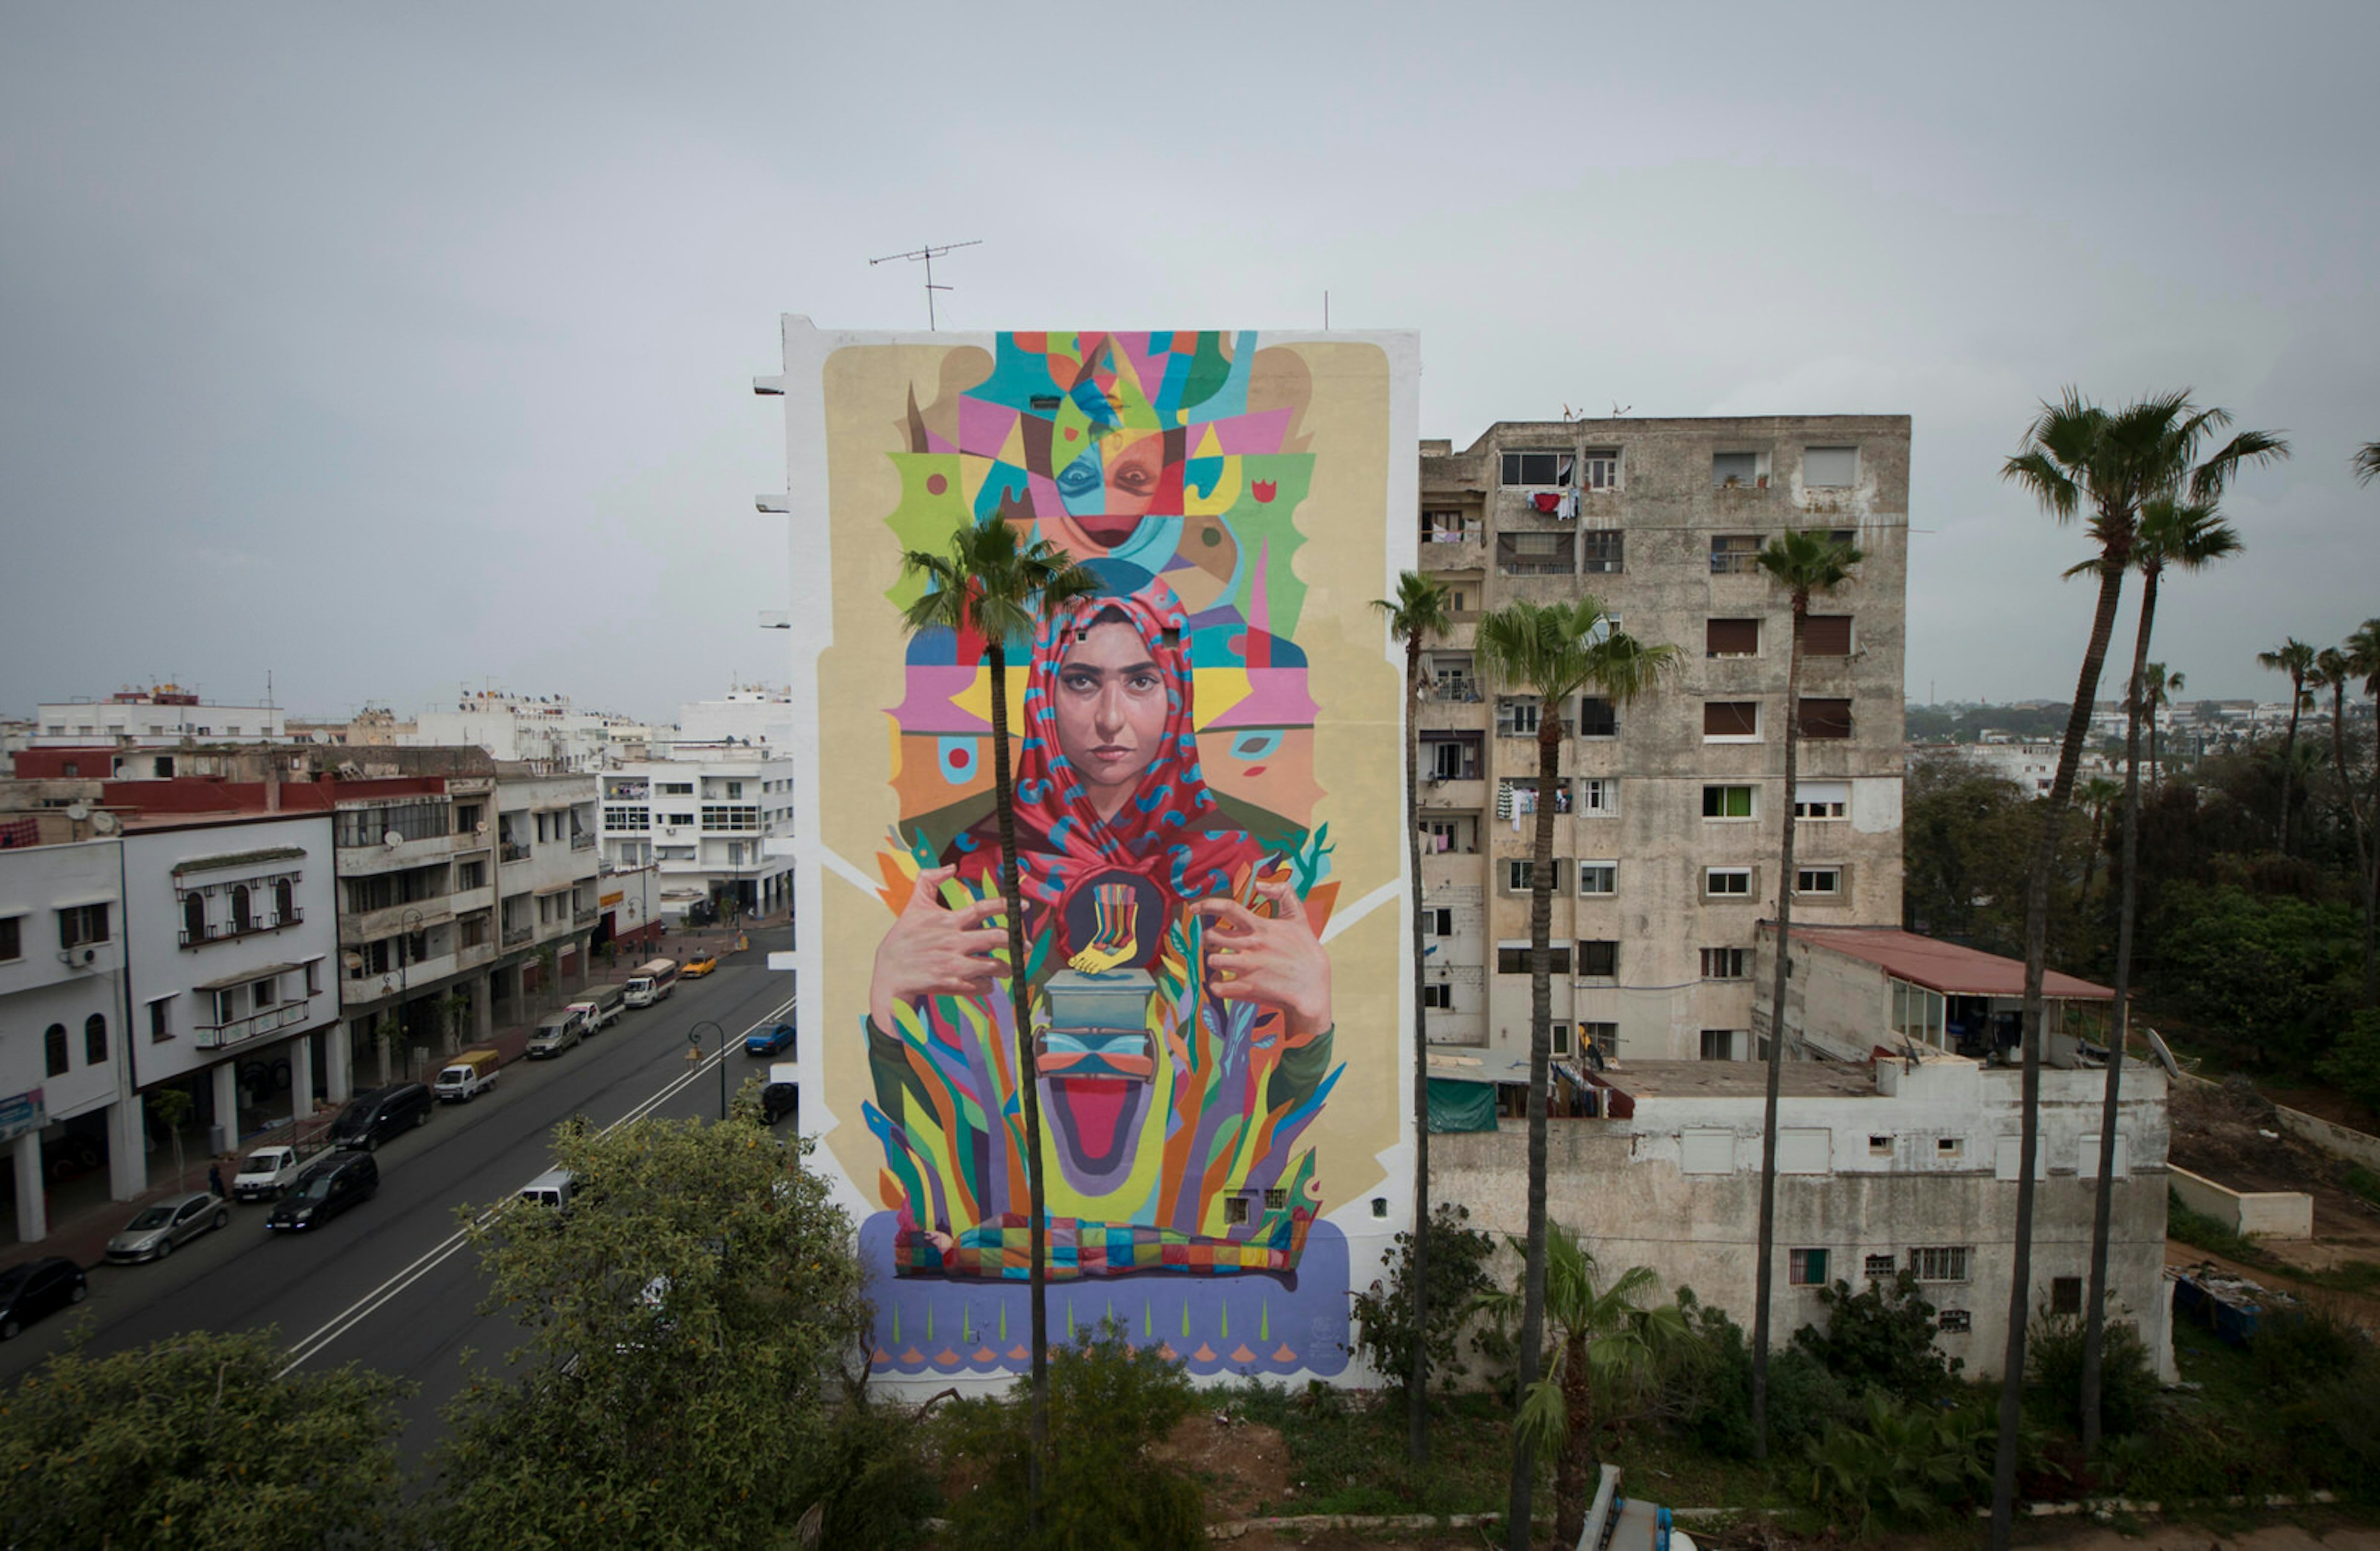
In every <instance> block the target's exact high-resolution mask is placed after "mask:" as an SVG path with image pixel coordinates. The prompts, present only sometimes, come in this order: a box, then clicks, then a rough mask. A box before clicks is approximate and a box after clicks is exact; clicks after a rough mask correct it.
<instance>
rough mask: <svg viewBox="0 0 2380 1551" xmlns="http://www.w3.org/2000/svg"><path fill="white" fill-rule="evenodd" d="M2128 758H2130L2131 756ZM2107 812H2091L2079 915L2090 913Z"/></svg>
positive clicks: (2097, 809) (2077, 902)
mask: <svg viewBox="0 0 2380 1551" xmlns="http://www.w3.org/2000/svg"><path fill="white" fill-rule="evenodd" d="M2138 732H2139V728H2138V726H2137V725H2135V727H2134V728H2133V732H2132V734H2131V735H2137V733H2138ZM2127 757H2128V758H2129V757H2130V755H2129V754H2127ZM2106 843H2107V809H2106V808H2104V807H2095V808H2093V809H2092V810H2091V849H2090V850H2089V851H2087V852H2085V853H2083V891H2082V892H2081V893H2080V894H2077V895H2076V896H2075V898H2074V910H2075V914H2077V915H2088V914H2089V913H2090V909H2091V880H2092V879H2093V878H2096V877H2097V876H2098V874H2099V848H2100V847H2101V846H2103V845H2105V844H2106Z"/></svg>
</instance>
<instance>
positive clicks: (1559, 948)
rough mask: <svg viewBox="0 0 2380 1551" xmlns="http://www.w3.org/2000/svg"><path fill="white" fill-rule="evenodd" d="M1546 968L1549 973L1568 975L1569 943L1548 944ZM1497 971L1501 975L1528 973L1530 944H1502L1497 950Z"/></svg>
mask: <svg viewBox="0 0 2380 1551" xmlns="http://www.w3.org/2000/svg"><path fill="white" fill-rule="evenodd" d="M1546 969H1547V973H1548V974H1551V975H1568V974H1569V973H1570V944H1569V943H1567V942H1555V943H1548V945H1547V947H1546ZM1496 973H1497V974H1499V975H1526V974H1528V973H1529V945H1528V944H1527V943H1525V942H1524V943H1521V944H1519V945H1518V946H1514V945H1512V944H1509V943H1507V944H1502V945H1500V946H1499V947H1498V948H1497V950H1496Z"/></svg>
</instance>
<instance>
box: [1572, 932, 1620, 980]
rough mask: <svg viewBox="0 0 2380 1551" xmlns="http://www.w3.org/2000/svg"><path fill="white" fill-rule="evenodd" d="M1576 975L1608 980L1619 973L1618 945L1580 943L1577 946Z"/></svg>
mask: <svg viewBox="0 0 2380 1551" xmlns="http://www.w3.org/2000/svg"><path fill="white" fill-rule="evenodd" d="M1578 973H1579V975H1580V977H1581V978H1583V979H1589V980H1609V979H1610V978H1611V977H1612V976H1614V975H1618V974H1619V973H1620V944H1619V943H1618V942H1616V941H1581V942H1580V943H1579V945H1578Z"/></svg>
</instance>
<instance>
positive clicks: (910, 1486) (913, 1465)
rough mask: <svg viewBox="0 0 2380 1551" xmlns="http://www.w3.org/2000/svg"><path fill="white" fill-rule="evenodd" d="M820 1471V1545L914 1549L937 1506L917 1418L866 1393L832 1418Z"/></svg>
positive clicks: (935, 1488)
mask: <svg viewBox="0 0 2380 1551" xmlns="http://www.w3.org/2000/svg"><path fill="white" fill-rule="evenodd" d="M820 1473H821V1475H822V1477H823V1479H824V1490H823V1491H822V1492H821V1494H820V1498H819V1504H818V1506H819V1509H820V1526H819V1527H820V1536H819V1541H818V1544H819V1545H865V1546H880V1547H888V1548H889V1547H896V1546H904V1545H916V1544H917V1542H918V1541H919V1539H920V1538H921V1537H922V1536H923V1534H924V1532H925V1524H926V1521H927V1520H928V1519H929V1518H930V1517H931V1516H932V1515H933V1514H934V1513H936V1512H937V1511H939V1510H940V1509H941V1501H942V1492H941V1485H940V1484H938V1483H937V1482H936V1481H935V1479H934V1472H933V1471H932V1469H931V1468H930V1467H929V1464H928V1462H927V1460H926V1453H925V1448H924V1435H923V1434H922V1433H921V1432H920V1430H919V1429H918V1427H917V1418H916V1415H915V1413H914V1412H911V1411H910V1410H909V1408H908V1407H906V1406H896V1405H884V1404H880V1403H871V1402H869V1401H868V1399H867V1396H866V1392H865V1391H861V1392H859V1393H858V1394H856V1395H855V1396H854V1397H853V1398H852V1399H850V1400H847V1401H845V1402H844V1407H843V1410H842V1411H841V1412H840V1413H839V1414H838V1415H837V1416H836V1417H835V1421H834V1427H833V1430H832V1432H830V1433H829V1434H828V1435H827V1439H826V1459H825V1460H824V1462H823V1467H822V1470H821V1472H820Z"/></svg>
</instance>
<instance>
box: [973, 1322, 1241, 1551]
mask: <svg viewBox="0 0 2380 1551" xmlns="http://www.w3.org/2000/svg"><path fill="white" fill-rule="evenodd" d="M1031 1403H1032V1390H1031V1381H1030V1380H1029V1379H1024V1378H1020V1379H1018V1380H1017V1381H1016V1384H1015V1386H1014V1388H1013V1389H1011V1391H1010V1393H1009V1399H1008V1400H1006V1401H1005V1402H1002V1401H999V1400H962V1401H960V1402H959V1403H958V1404H957V1405H956V1406H954V1407H953V1408H952V1412H951V1417H950V1422H949V1424H948V1425H949V1435H948V1436H949V1438H950V1444H951V1448H952V1450H953V1453H955V1454H956V1455H957V1456H958V1457H959V1458H960V1459H961V1460H965V1461H967V1462H968V1463H970V1464H972V1465H974V1466H975V1467H977V1469H978V1470H979V1471H980V1472H981V1480H980V1481H979V1482H978V1483H977V1484H976V1486H975V1488H974V1489H973V1490H972V1491H968V1492H965V1493H962V1494H960V1495H959V1496H957V1498H956V1500H954V1501H953V1502H952V1503H951V1505H950V1509H949V1519H950V1524H951V1541H952V1544H953V1545H999V1546H1006V1547H1015V1548H1018V1551H1025V1548H1030V1551H1104V1548H1107V1547H1116V1548H1119V1551H1129V1548H1137V1547H1144V1546H1145V1547H1150V1548H1152V1551H1168V1548H1180V1551H1194V1548H1197V1547H1202V1546H1204V1545H1206V1517H1207V1516H1206V1503H1205V1497H1204V1494H1203V1493H1202V1492H1201V1490H1200V1488H1199V1485H1198V1484H1197V1482H1196V1481H1194V1480H1192V1479H1191V1478H1190V1477H1188V1476H1186V1475H1184V1473H1182V1472H1181V1471H1180V1470H1179V1469H1178V1468H1175V1467H1172V1466H1168V1465H1161V1464H1160V1463H1159V1462H1158V1461H1157V1460H1153V1459H1151V1458H1150V1457H1149V1454H1148V1446H1149V1445H1151V1444H1153V1443H1155V1442H1157V1441H1158V1440H1159V1439H1160V1438H1162V1437H1164V1436H1166V1435H1167V1434H1168V1433H1171V1432H1172V1430H1173V1428H1174V1425H1175V1424H1177V1423H1179V1422H1180V1421H1181V1420H1182V1419H1183V1418H1184V1417H1185V1416H1187V1415H1189V1414H1190V1412H1191V1411H1192V1409H1193V1408H1194V1407H1195V1406H1196V1404H1197V1400H1196V1396H1195V1395H1194V1394H1193V1393H1192V1391H1191V1388H1190V1380H1189V1378H1188V1377H1187V1376H1186V1375H1184V1373H1183V1372H1182V1369H1181V1367H1180V1366H1179V1365H1178V1364H1176V1363H1171V1362H1168V1361H1167V1360H1166V1359H1165V1358H1164V1357H1162V1356H1160V1354H1159V1353H1158V1352H1157V1351H1155V1350H1154V1349H1151V1348H1140V1349H1135V1348H1134V1347H1133V1346H1132V1345H1130V1344H1129V1343H1128V1342H1127V1341H1126V1340H1125V1339H1124V1328H1123V1325H1121V1324H1120V1323H1118V1322H1117V1321H1115V1320H1112V1319H1111V1320H1106V1321H1103V1322H1101V1324H1100V1326H1099V1329H1098V1330H1097V1331H1096V1332H1092V1331H1085V1332H1084V1333H1083V1335H1082V1337H1081V1339H1080V1342H1079V1344H1077V1345H1075V1346H1073V1347H1062V1348H1059V1349H1056V1350H1054V1351H1051V1352H1050V1455H1051V1459H1050V1467H1049V1474H1048V1478H1047V1489H1046V1491H1045V1493H1044V1496H1043V1502H1042V1513H1041V1533H1040V1535H1039V1537H1038V1539H1036V1538H1034V1537H1032V1536H1031V1535H1030V1534H1029V1533H1028V1531H1027V1529H1026V1525H1027V1523H1028V1513H1027V1509H1028V1503H1029V1497H1030V1487H1029V1480H1030V1477H1029V1470H1030V1455H1029V1450H1030V1448H1031V1435H1030V1428H1029V1424H1028V1421H1027V1417H1028V1411H1027V1408H1028V1407H1029V1406H1030V1405H1031Z"/></svg>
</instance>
